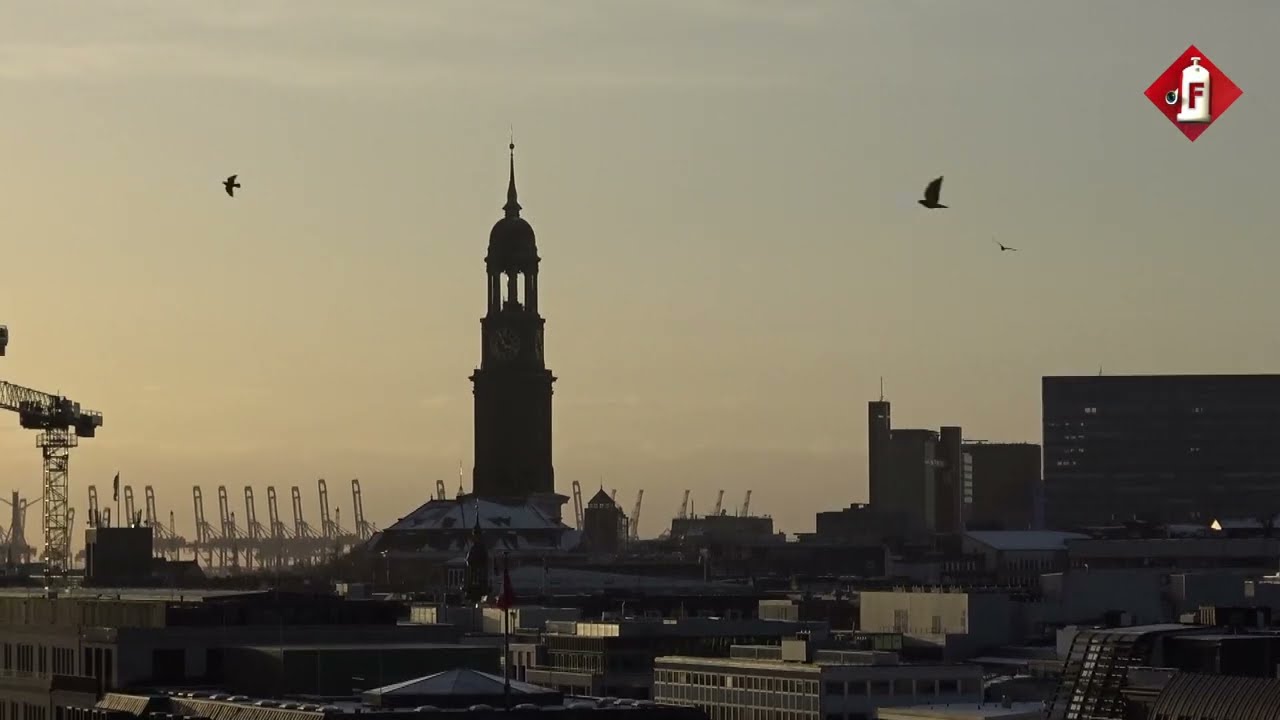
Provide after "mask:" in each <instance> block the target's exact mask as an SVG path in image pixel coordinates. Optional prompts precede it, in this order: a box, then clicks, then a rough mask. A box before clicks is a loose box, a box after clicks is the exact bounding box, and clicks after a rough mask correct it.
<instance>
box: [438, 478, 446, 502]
mask: <svg viewBox="0 0 1280 720" xmlns="http://www.w3.org/2000/svg"><path fill="white" fill-rule="evenodd" d="M436 499H437V500H444V499H445V489H444V481H443V480H437V481H436Z"/></svg>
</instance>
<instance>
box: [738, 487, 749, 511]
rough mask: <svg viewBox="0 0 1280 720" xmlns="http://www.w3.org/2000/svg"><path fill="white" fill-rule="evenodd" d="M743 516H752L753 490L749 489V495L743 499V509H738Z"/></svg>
mask: <svg viewBox="0 0 1280 720" xmlns="http://www.w3.org/2000/svg"><path fill="white" fill-rule="evenodd" d="M738 514H739V515H741V516H742V517H751V491H750V490H748V491H747V496H746V497H745V498H743V499H742V509H741V510H739V511H738Z"/></svg>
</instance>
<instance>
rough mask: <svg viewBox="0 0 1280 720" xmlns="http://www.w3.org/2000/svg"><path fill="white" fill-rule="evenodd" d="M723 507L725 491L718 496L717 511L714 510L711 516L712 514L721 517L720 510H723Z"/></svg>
mask: <svg viewBox="0 0 1280 720" xmlns="http://www.w3.org/2000/svg"><path fill="white" fill-rule="evenodd" d="M723 505H724V491H723V490H721V491H720V492H719V493H718V494H717V495H716V509H715V510H713V511H712V512H711V514H712V515H713V516H716V515H719V514H720V509H721V507H722V506H723Z"/></svg>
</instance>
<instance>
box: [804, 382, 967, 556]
mask: <svg viewBox="0 0 1280 720" xmlns="http://www.w3.org/2000/svg"><path fill="white" fill-rule="evenodd" d="M889 413H890V407H889V402H888V401H886V400H885V399H884V398H881V399H880V400H876V401H874V402H871V403H869V404H868V405H867V418H868V428H867V457H868V465H867V471H868V473H867V486H868V494H869V496H870V499H871V502H870V505H871V508H872V510H873V511H874V512H876V513H878V514H882V515H885V516H886V517H898V518H902V519H903V520H904V521H905V523H906V526H905V527H900V528H899V532H900V533H901V532H905V533H907V534H919V533H956V532H960V531H961V530H963V529H964V522H965V516H966V514H967V506H966V504H965V501H966V499H967V497H968V496H967V493H966V484H967V483H969V482H971V481H972V478H970V477H967V476H966V470H967V468H968V465H967V464H966V462H965V458H964V451H963V448H962V446H963V441H962V438H961V431H960V428H958V427H954V426H949V427H943V428H941V429H940V430H939V431H933V430H895V429H893V427H892V425H891V421H890V417H889ZM819 533H821V529H819Z"/></svg>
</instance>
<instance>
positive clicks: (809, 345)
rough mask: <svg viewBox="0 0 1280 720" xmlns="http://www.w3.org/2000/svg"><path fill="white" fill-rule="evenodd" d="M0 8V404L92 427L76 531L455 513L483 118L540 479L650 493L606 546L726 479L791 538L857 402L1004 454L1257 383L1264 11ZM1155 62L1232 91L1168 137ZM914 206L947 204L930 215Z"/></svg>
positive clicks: (1000, 5)
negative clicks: (527, 367)
mask: <svg viewBox="0 0 1280 720" xmlns="http://www.w3.org/2000/svg"><path fill="white" fill-rule="evenodd" d="M0 20H2V22H0V93H2V94H3V95H2V96H3V101H4V105H3V107H4V110H3V112H0V157H3V158H4V171H3V173H0V197H3V211H0V233H2V234H3V245H4V254H3V264H4V268H5V272H4V275H3V282H2V283H0V310H2V311H0V323H4V324H7V325H8V327H9V329H10V333H11V337H12V339H11V342H10V346H9V353H8V355H7V356H6V357H4V358H3V359H2V360H0V378H3V379H5V380H8V381H10V382H14V383H17V384H20V385H24V386H28V387H33V388H37V389H41V390H45V391H49V392H62V393H66V394H67V395H69V396H70V397H72V398H74V399H76V400H78V401H80V402H82V403H83V404H84V405H85V406H87V407H89V408H93V409H96V410H101V411H102V412H103V414H104V416H105V423H104V426H103V428H102V429H101V431H100V432H99V434H98V436H97V437H96V438H93V439H91V440H84V441H83V442H82V443H81V447H80V448H79V449H78V450H77V451H76V452H75V454H74V455H73V457H72V461H71V462H72V465H71V488H72V489H71V493H72V502H73V505H75V506H76V507H77V508H80V510H79V513H81V515H80V517H81V518H83V512H84V510H83V509H82V508H83V507H84V505H85V496H86V493H85V488H86V486H87V485H89V484H96V485H97V486H98V488H99V493H100V495H101V494H103V493H104V492H105V497H106V498H109V497H110V485H111V478H112V476H113V475H114V473H116V472H117V471H118V472H120V474H121V482H122V484H125V485H132V486H134V487H135V488H139V489H140V487H141V486H143V485H147V484H150V485H153V486H154V487H155V488H156V493H157V496H158V499H159V505H160V510H161V512H162V514H164V515H165V517H166V518H167V514H168V511H169V510H172V511H174V512H175V513H176V517H177V522H178V526H179V530H180V531H182V530H183V529H184V528H189V527H190V525H191V513H192V511H191V486H192V485H195V484H199V485H201V486H203V488H204V493H205V495H206V498H209V497H211V496H213V495H214V493H216V488H217V486H218V485H226V486H228V488H229V489H231V490H232V496H233V498H239V497H240V493H241V492H242V490H241V488H243V486H244V485H246V484H252V485H255V486H260V487H261V486H266V485H275V486H276V487H277V488H280V489H285V488H287V487H288V486H291V485H301V486H302V487H303V491H304V497H305V498H306V506H307V512H308V513H309V514H311V515H313V516H315V515H316V514H317V510H316V501H315V481H316V479H317V478H320V477H324V478H327V480H328V481H329V483H330V486H331V490H330V493H331V495H332V496H333V497H334V502H335V503H336V504H337V505H338V506H339V507H340V508H341V512H342V515H343V518H344V520H345V519H346V518H347V517H348V513H349V508H350V505H351V500H350V497H349V493H348V492H347V488H348V487H349V485H348V482H349V480H350V479H351V478H353V477H358V478H360V479H361V483H362V485H363V489H364V495H365V510H366V514H367V515H368V517H369V519H370V520H372V521H373V522H374V523H376V524H378V525H379V526H385V525H386V524H388V523H389V522H391V521H393V520H395V519H396V518H398V517H400V516H402V515H403V514H404V513H406V512H407V511H408V510H409V509H411V508H412V507H414V506H416V505H417V504H418V503H420V502H422V501H425V500H426V499H427V498H428V496H429V495H430V494H431V493H432V492H433V491H434V487H435V482H436V480H437V479H443V480H445V481H446V484H447V486H448V488H449V491H450V494H452V493H453V492H454V491H455V490H456V488H457V485H458V463H459V461H460V460H461V461H462V462H463V463H464V464H465V472H466V481H465V484H466V487H467V489H470V484H471V483H470V470H471V462H472V447H471V443H472V395H471V385H470V383H469V382H468V381H467V376H468V374H469V373H470V372H471V371H472V370H473V369H474V368H475V367H476V365H477V363H478V362H479V359H480V350H481V347H480V325H479V322H478V321H479V318H480V316H481V314H482V313H483V312H484V301H485V290H484V288H485V285H484V266H483V262H482V261H483V257H484V254H485V245H486V241H487V237H488V232H489V228H490V227H491V225H492V224H493V223H494V221H495V220H497V219H498V218H499V217H501V213H502V211H501V206H502V205H503V202H504V201H505V190H506V183H507V142H508V133H509V128H511V127H514V132H515V142H516V146H517V147H516V175H517V182H518V184H519V188H520V202H521V204H522V205H523V206H524V213H523V215H524V217H525V218H527V219H528V220H529V221H530V222H531V223H532V224H533V227H534V228H535V229H536V231H537V233H538V247H539V251H540V253H541V255H542V258H543V263H542V274H541V277H540V288H541V307H540V309H541V312H542V315H543V316H544V317H546V319H547V335H546V358H547V364H548V366H549V367H550V368H551V369H552V370H553V371H554V372H555V374H556V375H557V376H558V377H559V378H560V380H559V381H558V382H557V383H556V394H555V453H556V454H555V467H556V478H557V487H558V489H559V490H560V491H561V492H564V493H566V494H567V493H568V491H569V487H570V484H571V483H572V482H573V481H574V480H578V481H580V482H581V483H582V485H583V487H584V490H586V491H588V492H594V491H595V489H596V488H597V487H598V486H599V485H600V484H603V485H604V487H605V488H606V489H610V488H617V489H618V500H619V502H620V504H621V505H622V506H623V508H624V509H625V510H627V511H628V512H630V509H631V505H632V503H633V502H634V498H635V495H636V491H637V490H639V489H640V488H644V490H645V502H644V510H643V513H642V518H641V520H640V534H641V535H642V536H653V535H655V534H657V533H658V531H659V530H661V529H662V527H664V526H665V525H667V524H668V522H669V519H670V517H671V516H672V515H673V514H674V513H675V511H676V510H677V508H678V505H679V501H680V494H681V492H682V491H683V489H685V488H691V489H692V491H693V501H694V505H695V509H696V510H697V511H699V512H705V511H707V510H710V508H711V506H712V505H713V503H714V501H715V495H716V491H717V490H718V489H721V488H723V489H725V491H726V497H725V507H726V508H728V509H729V510H730V511H732V510H733V509H734V508H736V507H737V505H738V504H740V503H741V501H742V496H743V493H744V492H745V491H746V490H747V489H753V490H754V494H753V499H752V509H753V510H755V511H757V512H760V513H768V514H771V515H772V516H773V517H774V518H775V519H776V520H777V522H778V524H779V527H780V529H782V530H785V531H787V532H798V531H807V530H810V529H812V527H813V525H814V513H815V512H816V511H818V510H823V509H835V508H837V507H843V506H847V505H848V504H849V503H851V502H854V501H865V499H866V492H867V489H866V460H865V456H866V405H865V403H866V401H867V400H870V399H874V398H875V397H876V396H877V395H878V394H879V387H880V379H881V377H883V379H884V388H885V394H886V396H887V397H888V399H890V400H892V402H893V407H894V424H895V426H898V427H932V428H937V427H938V426H940V425H960V426H963V428H964V435H965V437H967V438H981V439H990V440H1009V441H1030V442H1039V441H1040V434H1041V433H1040V385H1039V379H1040V377H1041V376H1042V375H1048V374H1093V373H1097V372H1098V371H1099V368H1100V367H1101V368H1102V369H1103V371H1104V372H1108V373H1112V372H1114V373H1146V372H1167V373H1178V372H1204V373H1210V372H1274V371H1276V368H1277V364H1278V363H1280V335H1277V333H1276V332H1275V331H1274V330H1273V328H1272V325H1273V323H1272V322H1271V321H1270V313H1271V312H1272V308H1274V307H1275V306H1276V303H1277V289H1276V280H1275V271H1274V268H1275V267H1276V266H1277V263H1280V249H1278V248H1277V243H1276V237H1275V230H1274V227H1273V226H1274V223H1273V222H1272V221H1271V219H1270V217H1271V216H1270V212H1271V211H1272V210H1273V209H1274V206H1275V201H1274V199H1273V198H1272V194H1273V190H1274V185H1275V182H1274V180H1273V177H1272V176H1273V175H1274V168H1275V167H1276V164H1277V159H1280V140H1277V134H1276V131H1275V128H1276V127H1277V121H1278V120H1280V99H1278V98H1280V78H1278V77H1277V75H1276V73H1275V70H1276V67H1277V64H1276V62H1275V50H1274V48H1275V29H1276V28H1278V27H1280V5H1278V4H1276V3H1268V2H1246V1H1244V0H1240V1H1239V2H1231V3H1204V2H1172V1H1170V0H1144V1H1143V2H1137V1H1133V2H1125V3H1116V2H1106V1H1105V0H1094V1H1092V2H1040V1H1038V0H1037V1H1035V2H1025V1H1019V0H1004V1H1000V2H995V1H992V2H979V1H978V0H973V1H969V2H963V3H961V2H948V1H947V0H937V1H935V2H924V1H921V0H917V1H914V2H907V1H904V0H876V1H858V2H848V1H845V2H798V3H782V2H776V3H775V2H747V1H746V0H681V1H680V2H675V1H665V0H664V1H661V2H659V1H657V0H649V1H647V2H629V3H620V2H618V3H600V2H590V1H588V0H581V1H569V0H558V1H556V2H537V3H513V2H506V3H499V2H445V1H443V0H435V1H433V2H420V1H418V0H406V1H404V2H392V1H390V0H381V1H379V2H338V1H336V0H332V1H325V2H321V1H320V0H297V1H296V2H274V3H266V2H236V3H230V2H227V3H177V2H170V1H167V0H151V1H143V0H120V1H119V2H112V3H84V2H76V3H71V2H45V3H40V4H26V3H23V4H21V7H19V6H18V4H16V3H15V4H11V5H10V6H8V7H7V8H6V9H5V10H4V11H3V12H0ZM1192 43H1194V44H1195V45H1197V46H1198V47H1199V48H1201V49H1202V50H1204V51H1205V52H1206V53H1207V54H1209V55H1210V56H1211V57H1212V59H1213V61H1214V62H1215V63H1216V64H1217V65H1218V66H1219V67H1220V68H1221V69H1222V70H1223V71H1225V72H1226V73H1227V74H1229V75H1230V76H1231V78H1232V79H1233V80H1234V81H1235V82H1236V84H1238V85H1239V86H1240V87H1241V88H1242V89H1243V90H1244V96H1243V97H1242V98H1241V99H1240V100H1239V101H1238V102H1237V103H1236V104H1235V105H1234V106H1233V107H1232V108H1231V111H1230V112H1229V113H1227V114H1225V115H1224V116H1223V117H1222V119H1221V120H1220V121H1218V122H1216V123H1215V124H1214V126H1213V127H1212V128H1211V129H1210V130H1209V131H1208V132H1206V133H1205V135H1204V136H1203V137H1201V138H1200V139H1199V140H1197V141H1196V142H1195V143H1189V142H1188V141H1187V140H1186V138H1184V137H1183V136H1182V135H1181V134H1180V133H1179V132H1178V131H1177V130H1176V129H1174V128H1173V127H1171V126H1170V123H1169V122H1168V121H1166V120H1165V119H1164V118H1162V117H1161V116H1160V113H1158V112H1157V111H1156V110H1154V109H1153V108H1152V107H1151V105H1150V103H1149V102H1148V101H1147V100H1146V99H1145V98H1144V97H1143V96H1142V92H1143V90H1144V89H1145V88H1146V87H1147V85H1148V84H1149V83H1150V82H1151V81H1152V80H1154V79H1155V78H1156V76H1157V75H1159V74H1160V72H1161V71H1163V70H1164V69H1165V67H1166V66H1167V65H1168V64H1169V63H1170V62H1171V61H1173V60H1174V59H1175V58H1177V57H1178V55H1179V54H1180V53H1181V52H1182V51H1183V50H1184V49H1185V48H1186V47H1187V46H1188V45H1189V44H1192ZM231 173H238V174H239V176H240V181H241V183H242V184H243V188H242V189H241V190H239V191H237V197H236V198H234V199H231V198H228V197H227V196H226V195H225V194H224V193H223V191H222V188H221V187H220V185H219V183H220V182H221V180H222V179H223V178H225V177H226V176H227V175H229V174H231ZM937 175H945V177H946V190H945V196H944V201H945V202H947V203H948V204H949V205H950V206H951V209H950V210H946V211H939V212H926V211H924V210H922V209H921V208H920V207H919V206H918V205H916V204H915V200H916V199H917V198H918V197H919V194H920V192H921V190H922V188H923V186H924V183H925V182H927V181H928V180H929V179H931V178H933V177H935V176H937ZM993 238H995V239H996V240H999V241H1001V242H1004V243H1005V244H1007V245H1012V246H1015V247H1018V248H1020V251H1019V252H1017V253H1001V252H999V249H998V248H997V247H996V246H995V245H994V243H993V242H992V239H993ZM34 435H35V433H34V432H31V431H28V430H23V429H21V428H20V427H19V426H18V422H17V418H16V417H14V416H12V415H11V416H9V417H6V418H4V419H3V421H2V422H0V444H2V447H3V454H0V471H2V472H3V474H4V477H6V478H8V483H9V484H8V485H7V486H4V487H3V488H0V490H3V491H5V492H7V491H8V490H9V489H10V487H12V488H13V489H17V490H20V491H21V492H22V494H23V495H24V496H27V497H30V498H33V499H34V498H36V497H38V496H39V494H40V490H39V488H40V456H39V451H38V450H37V449H36V447H35V438H34ZM335 483H336V487H335ZM206 502H207V500H206ZM237 504H238V500H237ZM6 512H7V511H6ZM28 522H29V524H30V525H31V526H32V527H33V532H32V533H31V535H30V537H32V538H34V537H36V533H35V531H34V528H35V527H36V526H37V525H38V518H37V516H36V515H34V514H33V515H32V516H31V517H30V519H29V521H28ZM4 524H6V525H7V518H5V523H4ZM344 524H345V523H344ZM76 535H77V539H76V543H77V545H78V544H79V542H80V540H79V535H80V533H79V532H77V533H76Z"/></svg>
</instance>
